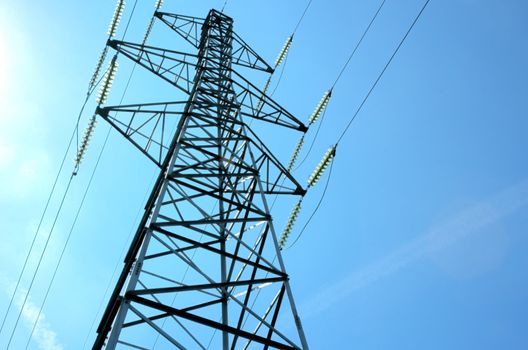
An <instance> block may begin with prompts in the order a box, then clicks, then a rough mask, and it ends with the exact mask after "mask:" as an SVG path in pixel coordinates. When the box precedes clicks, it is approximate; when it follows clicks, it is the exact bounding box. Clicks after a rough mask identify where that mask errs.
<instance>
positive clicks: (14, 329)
mask: <svg viewBox="0 0 528 350" xmlns="http://www.w3.org/2000/svg"><path fill="white" fill-rule="evenodd" d="M72 180H73V175H71V176H70V180H69V181H68V185H67V186H66V190H65V191H64V195H63V196H62V199H61V202H60V205H59V209H58V210H57V213H56V214H55V218H54V220H53V224H52V226H51V229H50V233H49V235H48V238H47V239H46V243H45V244H44V249H43V250H42V253H41V254H40V257H39V260H38V263H37V268H36V270H35V273H34V274H33V277H32V278H31V282H30V284H29V288H28V290H27V292H26V295H25V297H24V301H23V302H22V306H21V307H20V311H19V312H18V316H17V319H16V321H15V326H14V327H13V330H12V331H11V335H10V336H9V342H8V343H7V348H6V349H9V347H10V346H11V342H12V341H13V336H14V335H15V331H16V328H17V326H18V322H19V321H20V316H21V315H22V312H23V310H24V307H25V306H26V302H27V300H28V297H29V293H30V292H31V289H32V288H33V283H34V282H35V278H36V276H37V271H38V270H39V268H40V265H41V263H42V259H43V257H44V253H45V252H46V249H47V247H48V244H49V242H50V239H51V236H52V233H53V229H54V228H55V225H56V223H57V220H58V218H59V214H60V212H61V209H62V206H63V205H64V201H65V200H66V195H67V194H68V190H69V189H70V186H71V183H72Z"/></svg>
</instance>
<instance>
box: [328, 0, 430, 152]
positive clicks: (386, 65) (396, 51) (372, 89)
mask: <svg viewBox="0 0 528 350" xmlns="http://www.w3.org/2000/svg"><path fill="white" fill-rule="evenodd" d="M430 1H431V0H427V1H426V2H425V3H424V5H423V7H422V9H421V10H420V12H419V13H418V15H417V16H416V17H415V18H414V21H413V22H412V24H411V26H410V27H409V29H408V30H407V32H406V33H405V35H404V36H403V38H402V39H401V41H400V43H399V44H398V46H397V47H396V49H395V50H394V52H393V53H392V56H391V57H390V58H389V60H388V61H387V63H386V64H385V67H383V70H382V71H381V73H380V74H379V75H378V77H377V78H376V80H375V81H374V84H372V87H371V88H370V90H369V91H368V93H367V95H365V98H364V99H363V101H362V102H361V104H360V105H359V107H358V108H357V110H356V112H355V113H354V115H353V116H352V118H351V119H350V121H349V122H348V124H347V125H346V127H345V129H344V130H343V132H342V133H341V135H340V136H339V138H338V139H337V142H336V144H339V142H340V141H341V139H342V138H343V136H345V134H346V132H347V131H348V129H349V128H350V125H352V123H353V122H354V120H355V119H356V117H357V116H358V114H359V112H361V109H362V108H363V106H364V105H365V103H366V102H367V100H368V98H369V97H370V95H371V94H372V91H374V89H375V88H376V86H377V85H378V83H379V81H380V80H381V78H382V77H383V74H385V71H387V68H389V66H390V64H391V63H392V61H393V60H394V57H396V54H397V53H398V51H399V50H400V48H401V47H402V46H403V43H404V42H405V40H406V39H407V37H408V36H409V34H410V33H411V31H412V30H413V28H414V26H415V25H416V22H418V20H419V19H420V17H421V16H422V13H423V12H424V11H425V8H426V7H427V5H428V4H429V2H430Z"/></svg>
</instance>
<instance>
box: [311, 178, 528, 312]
mask: <svg viewBox="0 0 528 350" xmlns="http://www.w3.org/2000/svg"><path fill="white" fill-rule="evenodd" d="M527 204H528V179H527V180H524V181H522V182H520V183H517V184H515V185H513V186H511V187H508V188H506V189H504V190H502V191H500V192H499V193H496V194H495V195H493V196H491V197H490V198H487V199H485V200H482V201H480V202H479V203H477V204H475V205H473V206H470V207H467V208H466V209H465V210H462V211H461V212H459V213H458V214H457V215H454V216H452V217H451V218H449V219H448V220H446V221H445V222H443V223H442V224H440V225H437V226H436V227H433V228H432V229H431V230H429V232H428V233H427V234H425V235H423V236H421V237H419V238H417V239H415V240H413V241H411V242H409V243H407V244H405V245H403V246H401V247H400V248H399V249H397V250H395V251H393V252H392V253H390V254H388V255H387V256H385V257H383V258H382V259H380V260H378V261H375V262H373V263H372V264H370V265H367V266H365V267H363V268H361V269H359V270H356V271H354V272H352V273H351V274H350V275H348V276H346V277H345V278H343V279H342V280H340V281H337V282H336V283H334V284H333V285H330V286H328V287H326V288H324V289H322V290H320V291H319V292H318V293H317V294H316V295H315V296H313V297H312V298H311V299H308V300H307V301H306V302H304V303H303V304H302V307H301V309H302V311H303V312H302V313H303V316H304V317H311V316H314V315H316V314H318V313H320V312H322V311H324V310H326V309H328V308H330V307H331V306H333V305H334V304H337V303H338V302H340V301H342V300H343V299H345V298H347V297H348V296H349V295H350V294H352V293H353V292H355V291H357V290H359V289H361V288H364V287H366V286H368V285H370V284H372V283H374V282H376V281H378V280H379V279H381V278H383V277H385V276H387V275H390V274H392V273H394V272H396V271H398V270H400V269H402V268H404V267H405V266H407V265H409V264H410V263H412V262H414V261H416V260H417V259H419V258H422V257H424V256H426V255H428V254H430V253H434V252H436V251H439V250H442V249H446V248H448V247H449V246H451V245H452V244H454V243H456V242H457V241H459V240H461V239H463V238H465V237H467V236H469V235H472V234H476V233H478V232H480V231H481V230H482V229H484V228H485V227H487V226H489V225H491V224H493V223H495V222H498V221H500V220H501V219H503V218H504V217H506V216H508V215H510V214H512V213H514V212H515V211H517V210H519V209H521V208H522V207H523V206H525V205H527Z"/></svg>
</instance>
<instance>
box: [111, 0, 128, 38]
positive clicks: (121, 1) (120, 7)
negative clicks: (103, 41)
mask: <svg viewBox="0 0 528 350" xmlns="http://www.w3.org/2000/svg"><path fill="white" fill-rule="evenodd" d="M124 10H125V0H118V1H117V5H116V8H115V10H114V15H113V16H112V21H111V22H110V25H109V26H108V36H109V37H110V38H113V37H114V36H115V35H116V32H117V27H118V26H119V22H121V17H122V16H123V11H124Z"/></svg>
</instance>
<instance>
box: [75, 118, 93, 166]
mask: <svg viewBox="0 0 528 350" xmlns="http://www.w3.org/2000/svg"><path fill="white" fill-rule="evenodd" d="M96 125H97V119H96V116H95V114H94V115H93V116H92V117H91V118H90V120H89V121H88V126H87V127H86V130H85V131H84V134H83V137H82V139H81V144H80V145H79V149H78V150H77V156H76V157H75V167H76V168H78V167H79V165H80V164H81V162H82V160H83V159H84V155H85V154H86V150H87V149H88V146H89V145H90V141H91V139H92V136H93V133H94V130H95V126H96Z"/></svg>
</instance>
